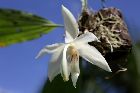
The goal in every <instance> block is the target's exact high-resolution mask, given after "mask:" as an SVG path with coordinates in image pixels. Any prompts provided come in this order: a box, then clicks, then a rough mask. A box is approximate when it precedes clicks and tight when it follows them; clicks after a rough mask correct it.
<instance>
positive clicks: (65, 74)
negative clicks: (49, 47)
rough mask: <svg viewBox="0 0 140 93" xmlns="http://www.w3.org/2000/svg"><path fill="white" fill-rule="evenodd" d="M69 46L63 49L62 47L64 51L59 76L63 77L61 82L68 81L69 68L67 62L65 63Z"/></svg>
mask: <svg viewBox="0 0 140 93" xmlns="http://www.w3.org/2000/svg"><path fill="white" fill-rule="evenodd" d="M69 46H70V45H69V44H67V45H66V46H65V47H64V50H63V56H62V63H61V67H60V69H61V75H62V77H63V80H64V81H68V80H69V73H70V71H69V67H68V61H67V55H66V53H67V49H68V47H69Z"/></svg>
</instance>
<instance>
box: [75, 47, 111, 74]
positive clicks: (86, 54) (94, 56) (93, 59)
mask: <svg viewBox="0 0 140 93" xmlns="http://www.w3.org/2000/svg"><path fill="white" fill-rule="evenodd" d="M77 49H78V51H79V54H80V55H81V56H82V57H83V58H84V59H85V60H87V61H89V62H90V63H92V64H94V65H96V66H98V67H100V68H102V69H104V70H106V71H109V72H111V69H110V67H109V65H108V63H107V62H106V60H105V58H104V57H103V56H102V55H101V53H100V52H99V51H98V50H97V49H96V48H95V47H93V46H90V45H88V44H82V45H81V46H80V45H79V46H77Z"/></svg>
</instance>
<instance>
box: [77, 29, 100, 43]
mask: <svg viewBox="0 0 140 93" xmlns="http://www.w3.org/2000/svg"><path fill="white" fill-rule="evenodd" d="M92 41H97V42H99V40H98V38H97V37H96V36H95V35H94V34H93V33H91V32H85V33H84V34H82V35H80V36H79V37H77V38H76V39H75V42H76V43H79V42H80V43H88V42H92Z"/></svg>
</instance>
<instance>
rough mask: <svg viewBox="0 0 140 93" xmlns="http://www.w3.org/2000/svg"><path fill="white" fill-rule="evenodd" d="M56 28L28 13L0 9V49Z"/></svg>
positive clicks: (50, 23)
mask: <svg viewBox="0 0 140 93" xmlns="http://www.w3.org/2000/svg"><path fill="white" fill-rule="evenodd" d="M58 26H60V25H57V24H54V23H52V22H50V21H48V20H47V19H44V18H41V17H38V16H36V15H33V14H30V13H26V12H22V11H18V10H12V9H0V47H5V46H8V45H11V44H15V43H19V42H24V41H29V40H33V39H36V38H39V37H40V36H41V35H43V34H46V33H48V32H49V31H51V30H52V29H53V28H55V27H58Z"/></svg>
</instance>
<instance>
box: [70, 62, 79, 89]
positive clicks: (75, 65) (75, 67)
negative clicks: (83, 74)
mask: <svg viewBox="0 0 140 93" xmlns="http://www.w3.org/2000/svg"><path fill="white" fill-rule="evenodd" d="M79 75H80V69H79V60H78V61H77V62H71V78H72V82H73V86H74V87H75V88H76V82H77V80H78V77H79Z"/></svg>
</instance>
